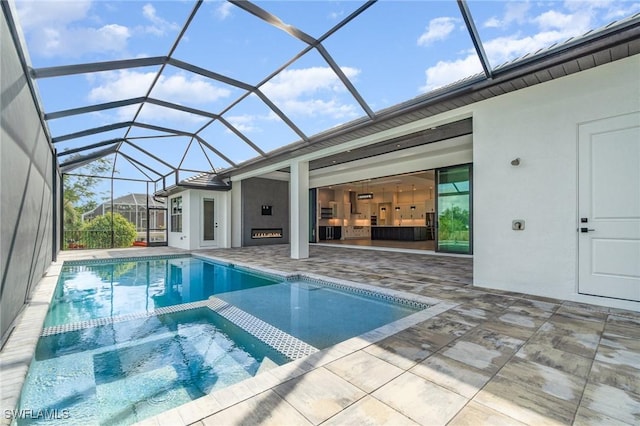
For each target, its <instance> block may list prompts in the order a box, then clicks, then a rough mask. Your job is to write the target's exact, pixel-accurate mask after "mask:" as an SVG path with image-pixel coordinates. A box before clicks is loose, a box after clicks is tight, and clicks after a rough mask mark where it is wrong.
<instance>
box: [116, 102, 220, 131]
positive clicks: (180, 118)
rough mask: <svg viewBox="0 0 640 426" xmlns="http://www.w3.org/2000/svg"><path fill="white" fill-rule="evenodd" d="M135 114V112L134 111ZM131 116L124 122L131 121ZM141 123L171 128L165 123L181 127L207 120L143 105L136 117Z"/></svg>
mask: <svg viewBox="0 0 640 426" xmlns="http://www.w3.org/2000/svg"><path fill="white" fill-rule="evenodd" d="M134 113H135V111H134ZM132 118H133V114H131V115H127V116H126V117H124V118H121V119H124V120H131V119H132ZM138 118H139V119H140V121H141V122H143V123H149V124H152V123H155V124H160V125H163V126H166V127H172V126H171V124H169V125H168V126H167V123H180V124H181V125H182V124H184V123H185V122H186V123H190V124H204V123H205V122H206V121H207V120H208V118H207V117H203V116H201V115H196V114H191V113H186V112H182V111H178V110H175V109H171V108H165V107H161V106H159V105H152V104H145V105H144V106H143V107H142V111H140V115H139V116H138Z"/></svg>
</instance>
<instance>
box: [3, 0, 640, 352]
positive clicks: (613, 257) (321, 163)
mask: <svg viewBox="0 0 640 426" xmlns="http://www.w3.org/2000/svg"><path fill="white" fill-rule="evenodd" d="M7 7H8V6H7ZM4 8H5V4H4V2H3V11H4V10H5V9H4ZM6 16H7V14H6V13H5V14H3V19H2V20H1V23H0V25H1V28H0V29H1V31H2V34H1V38H2V40H3V41H6V43H5V42H3V43H2V61H1V66H2V69H1V73H0V85H1V88H2V94H3V105H2V129H1V131H2V133H1V140H2V145H1V146H2V156H1V167H0V174H1V175H0V177H1V182H2V192H1V193H0V197H1V203H0V205H1V207H0V209H1V217H2V242H1V246H2V250H1V253H2V254H1V257H2V263H1V264H2V297H1V300H0V308H1V309H0V325H1V329H0V335H1V336H3V337H2V338H3V340H4V339H5V338H6V336H7V333H8V331H9V330H10V325H11V323H12V322H13V321H14V319H15V318H16V317H17V316H18V315H19V313H20V311H21V309H22V307H23V306H24V304H25V303H26V301H27V300H29V297H30V294H31V292H32V290H33V289H34V288H35V286H36V284H37V283H38V282H39V281H40V278H41V277H42V276H43V275H44V274H45V273H46V271H47V268H48V267H49V265H50V264H51V262H52V260H55V259H56V254H57V253H58V251H59V249H60V247H61V226H60V224H61V191H60V188H61V171H60V167H59V164H58V159H57V156H56V155H57V154H56V150H55V148H54V147H53V145H52V143H51V140H50V138H49V136H48V130H47V126H46V122H45V121H44V118H43V115H42V114H41V111H40V110H39V104H38V100H37V94H36V91H35V89H34V86H33V81H32V79H31V78H30V70H29V68H28V67H27V65H26V64H27V61H26V59H25V57H24V52H23V50H22V49H21V48H20V46H19V43H18V42H17V41H16V37H14V36H15V35H16V34H18V30H16V28H15V27H12V25H13V23H12V22H10V21H8V20H7V19H6ZM637 20H638V18H637V17H635V18H633V19H632V20H631V21H630V22H631V24H629V25H627V26H626V27H624V28H623V29H621V30H620V31H614V32H612V33H606V32H605V33H603V35H602V37H596V38H593V39H591V38H590V39H587V40H585V41H582V42H581V41H580V40H574V41H572V42H570V43H568V44H566V46H556V47H555V48H554V50H553V52H550V53H549V55H543V56H535V57H532V58H530V59H527V58H525V59H523V60H520V61H517V62H514V63H513V64H507V65H506V66H504V67H502V68H501V69H500V70H498V71H499V72H496V74H495V75H494V76H492V78H490V79H483V80H482V81H479V80H478V81H476V80H474V79H470V80H469V81H468V82H467V83H468V84H462V85H458V86H456V89H455V90H449V89H451V88H444V89H443V90H442V91H440V92H436V93H434V94H433V95H432V96H431V97H429V98H428V99H422V100H421V101H420V102H419V103H415V104H414V103H412V102H408V103H407V104H403V105H400V106H399V107H398V108H395V109H393V110H392V111H389V112H387V113H385V112H384V111H383V112H382V113H381V114H379V117H378V118H377V119H376V120H375V121H372V122H366V123H364V124H361V123H350V124H349V125H345V126H344V127H342V128H339V129H336V130H335V131H333V132H331V133H329V134H327V135H321V136H319V137H318V139H317V140H315V142H314V143H312V144H309V143H306V142H305V143H301V144H299V145H295V146H292V147H290V148H289V149H286V150H282V152H278V153H277V155H273V156H270V157H268V158H266V159H264V160H261V161H255V162H250V163H247V164H245V165H243V166H242V167H238V168H236V169H233V170H231V171H229V172H224V171H222V172H221V173H219V174H218V176H217V179H218V180H219V181H218V182H215V183H211V182H209V183H208V184H207V183H205V184H204V185H199V184H197V183H193V182H192V184H189V182H186V184H185V182H182V184H180V185H176V186H175V188H171V187H170V188H163V191H162V193H163V194H164V195H166V196H167V197H168V201H167V208H168V209H169V212H168V219H167V222H168V226H169V234H168V244H169V245H170V246H172V247H179V248H184V249H188V250H195V249H203V248H228V247H241V246H247V245H252V244H279V243H289V244H290V246H291V257H292V258H294V259H304V258H306V257H308V256H309V244H310V240H311V241H315V238H314V236H313V232H314V230H315V226H314V224H313V218H314V217H317V212H314V211H313V210H314V208H315V206H316V204H315V203H314V199H313V198H314V195H313V190H315V189H318V188H323V187H329V186H331V185H338V184H344V183H348V182H355V181H362V180H366V179H376V178H382V177H388V176H395V175H398V174H403V173H413V172H417V171H424V170H441V169H446V168H448V167H451V166H459V165H469V166H470V168H469V169H468V170H470V173H471V176H470V179H471V181H472V186H471V187H470V188H471V189H470V190H469V192H470V199H471V206H472V209H471V220H472V228H471V234H472V237H471V238H472V253H473V259H474V285H475V286H478V287H484V288H493V289H496V290H505V291H512V292H520V293H527V294H533V295H538V296H544V297H553V298H560V299H567V300H574V301H579V302H585V303H593V304H598V305H604V306H611V307H617V308H625V309H632V310H636V311H640V189H639V188H640V174H639V173H640V172H639V170H640V78H638V76H640V24H639V23H638V22H637ZM459 122H466V123H470V126H471V127H470V131H469V132H465V133H464V134H459V135H456V136H452V137H446V135H445V137H438V138H435V139H429V135H430V134H432V133H434V132H438V130H439V129H441V128H448V127H447V126H453V125H454V124H455V123H459ZM413 135H420V137H421V138H422V137H424V138H425V139H424V141H425V142H424V143H413V144H412V145H411V146H406V145H404V146H403V143H405V142H404V141H406V140H413V139H412V136H413ZM396 140H398V141H403V142H398V143H397V144H396V143H395V141H396ZM391 141H393V143H390V142H391ZM205 177H206V176H205ZM343 204H344V203H343ZM343 209H344V206H343ZM518 224H519V225H518Z"/></svg>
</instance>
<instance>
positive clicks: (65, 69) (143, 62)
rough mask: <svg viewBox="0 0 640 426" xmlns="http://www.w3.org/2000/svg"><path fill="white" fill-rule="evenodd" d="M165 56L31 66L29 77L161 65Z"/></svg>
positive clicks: (60, 75) (57, 75)
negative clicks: (41, 66)
mask: <svg viewBox="0 0 640 426" xmlns="http://www.w3.org/2000/svg"><path fill="white" fill-rule="evenodd" d="M166 61H167V57H166V56H152V57H149V58H136V59H123V60H118V61H107V62H91V63H86V64H75V65H61V66H57V67H45V68H32V69H31V72H30V74H31V77H32V78H35V79H38V78H51V77H63V76H66V75H75V74H88V73H92V72H102V71H113V70H119V69H127V68H141V67H152V66H156V65H162V64H164V63H166Z"/></svg>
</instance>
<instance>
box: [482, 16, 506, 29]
mask: <svg viewBox="0 0 640 426" xmlns="http://www.w3.org/2000/svg"><path fill="white" fill-rule="evenodd" d="M483 26H485V27H486V28H500V27H501V26H502V21H501V20H499V19H498V18H496V17H495V16H492V17H491V18H489V19H487V20H486V21H485V22H484V24H483Z"/></svg>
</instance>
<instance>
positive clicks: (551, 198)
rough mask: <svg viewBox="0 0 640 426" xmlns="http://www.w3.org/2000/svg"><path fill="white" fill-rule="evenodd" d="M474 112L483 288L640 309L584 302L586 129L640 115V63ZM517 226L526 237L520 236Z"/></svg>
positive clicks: (596, 71) (477, 242)
mask: <svg viewBox="0 0 640 426" xmlns="http://www.w3.org/2000/svg"><path fill="white" fill-rule="evenodd" d="M472 110H473V127H474V128H473V161H474V216H473V219H474V253H475V255H474V284H475V285H476V286H483V287H491V288H496V289H503V290H510V291H517V292H523V293H530V294H536V295H541V296H550V297H557V298H562V299H569V300H576V301H583V302H593V303H598V304H607V305H609V306H619V307H626V308H632V309H638V306H637V305H638V304H634V303H632V302H623V301H616V300H614V299H603V298H596V297H591V296H581V295H578V293H577V285H578V284H577V267H578V262H577V255H578V254H577V242H578V235H577V232H576V228H577V225H578V222H577V220H578V217H577V216H578V213H577V187H578V180H577V126H578V124H579V123H584V122H587V121H591V120H596V119H601V118H605V117H611V116H616V115H620V114H625V113H629V112H632V111H639V110H640V55H636V56H634V57H631V58H628V59H625V60H621V61H616V62H613V63H610V64H607V65H603V66H599V67H596V68H593V69H590V70H587V71H584V72H580V73H577V74H574V75H571V76H568V77H564V78H561V79H558V80H554V81H550V82H547V83H544V84H539V85H536V86H533V87H530V88H527V89H524V90H520V91H517V92H515V93H511V94H508V95H503V96H499V97H496V98H493V99H491V100H488V101H484V102H481V103H478V104H475V105H473V107H472ZM516 157H520V159H521V165H520V166H518V167H514V166H512V165H511V164H510V162H511V160H513V159H514V158H516ZM513 219H524V220H525V221H526V228H525V230H524V231H513V230H512V229H511V221H512V220H513Z"/></svg>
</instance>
